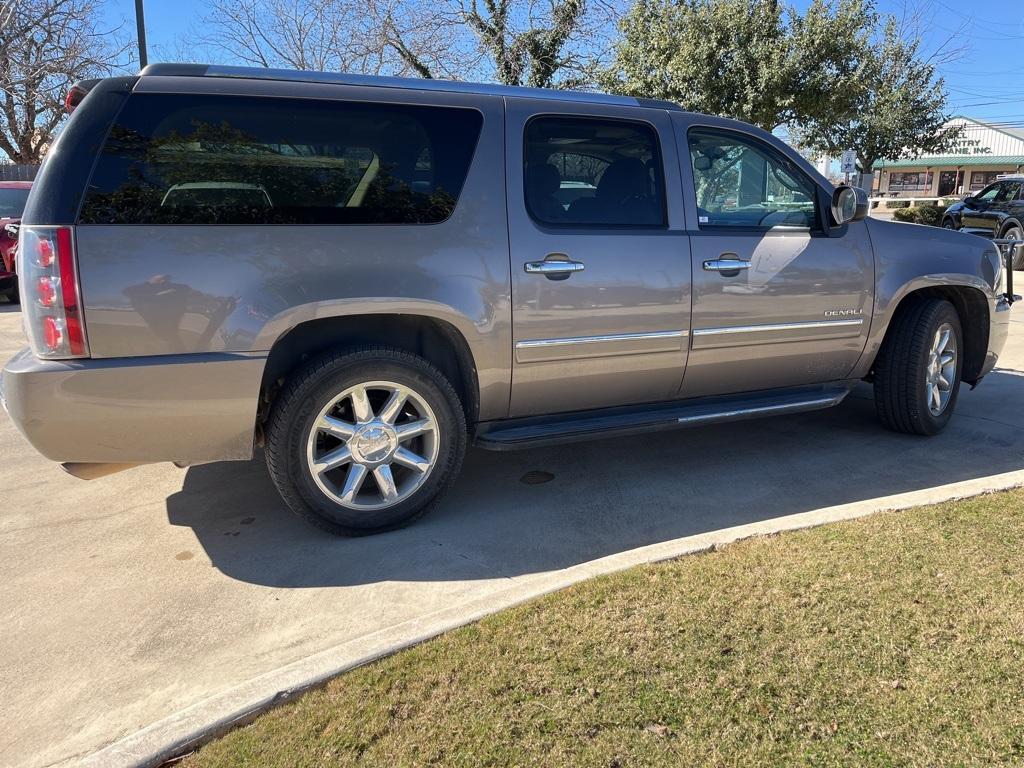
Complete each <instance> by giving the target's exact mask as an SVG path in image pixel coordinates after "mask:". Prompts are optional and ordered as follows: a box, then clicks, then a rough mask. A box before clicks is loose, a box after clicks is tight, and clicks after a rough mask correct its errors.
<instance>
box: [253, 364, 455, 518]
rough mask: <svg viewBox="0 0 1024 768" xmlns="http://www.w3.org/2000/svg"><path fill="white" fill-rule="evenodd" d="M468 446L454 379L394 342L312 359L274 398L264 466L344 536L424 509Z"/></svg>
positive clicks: (296, 503) (285, 490) (288, 498)
mask: <svg viewBox="0 0 1024 768" xmlns="http://www.w3.org/2000/svg"><path fill="white" fill-rule="evenodd" d="M465 450H466V422H465V416H464V414H463V411H462V406H461V403H460V402H459V398H458V395H457V394H456V393H455V390H454V389H453V388H452V386H451V384H450V383H449V382H448V380H447V379H445V377H444V375H443V374H441V372H440V371H438V370H437V369H436V368H435V367H434V366H432V365H431V364H430V363H428V362H427V361H426V360H424V359H422V358H420V357H417V356H415V355H411V354H409V353H406V352H402V351H399V350H394V349H387V348H373V349H364V350H358V351H354V352H348V353H334V354H330V355H327V356H325V357H322V358H320V359H318V360H315V361H314V362H312V363H311V364H309V365H307V366H306V367H305V368H303V369H302V370H301V371H299V372H298V373H297V374H296V375H295V376H294V377H293V379H292V380H291V381H290V382H289V384H288V385H287V386H286V387H285V389H284V390H283V391H282V393H281V394H280V395H279V397H278V398H277V401H276V402H275V405H274V409H273V411H272V413H271V416H270V419H269V422H268V429H267V450H266V454H267V465H268V468H269V470H270V475H271V477H272V478H273V480H274V484H275V485H276V486H277V489H278V491H280V493H281V496H282V497H283V498H284V500H285V502H286V503H287V504H288V506H289V507H290V508H291V509H292V510H293V511H294V512H296V513H297V514H298V515H300V516H301V517H303V518H305V519H306V520H308V521H309V522H311V523H313V524H314V525H317V526H319V527H320V528H323V529H325V530H328V531H330V532H332V533H337V534H341V535H346V536H359V535H364V534H368V533H376V532H379V531H385V530H390V529H392V528H397V527H400V526H402V525H406V524H408V523H409V522H411V521H413V520H415V519H416V518H418V517H420V516H421V515H423V514H424V513H425V512H426V511H427V510H428V509H429V508H430V507H431V506H432V505H433V504H434V503H435V502H436V501H437V500H438V499H439V498H440V496H441V494H442V493H443V492H444V491H445V490H446V489H447V488H448V487H449V486H450V485H451V483H452V481H453V480H454V478H455V476H456V475H457V474H458V471H459V469H460V467H461V465H462V457H463V454H464V453H465Z"/></svg>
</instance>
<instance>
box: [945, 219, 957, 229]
mask: <svg viewBox="0 0 1024 768" xmlns="http://www.w3.org/2000/svg"><path fill="white" fill-rule="evenodd" d="M942 228H943V229H953V230H955V229H956V222H955V221H953V219H952V218H949V217H946V218H945V219H943V220H942Z"/></svg>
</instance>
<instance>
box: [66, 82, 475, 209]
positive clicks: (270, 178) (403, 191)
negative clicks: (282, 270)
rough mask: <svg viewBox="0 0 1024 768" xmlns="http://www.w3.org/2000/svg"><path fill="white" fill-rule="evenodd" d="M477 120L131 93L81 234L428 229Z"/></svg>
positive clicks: (471, 115)
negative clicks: (92, 229) (105, 229)
mask: <svg viewBox="0 0 1024 768" xmlns="http://www.w3.org/2000/svg"><path fill="white" fill-rule="evenodd" d="M482 120H483V118H482V116H481V115H480V113H479V112H476V111H474V110H468V109H455V108H445V107H418V106H407V105H390V104H371V103H363V102H342V101H313V100H300V99H260V98H251V97H238V96H205V95H166V94H135V95H133V96H132V97H131V98H130V99H129V101H128V104H127V105H126V106H125V108H124V110H123V111H122V113H121V114H120V115H119V116H118V119H117V122H116V123H115V124H114V126H113V128H112V129H111V131H110V135H109V137H108V138H107V142H106V144H105V145H104V147H103V150H102V152H101V153H100V158H99V162H98V163H97V167H96V170H95V172H94V173H93V177H92V179H91V180H90V184H89V188H88V191H87V192H86V197H85V201H84V203H83V206H82V213H81V217H80V221H81V223H84V224H433V223H437V222H440V221H443V220H445V219H446V218H448V216H449V215H451V213H452V211H453V210H454V208H455V204H456V201H457V200H458V198H459V194H460V192H461V191H462V186H463V184H464V182H465V180H466V175H467V173H468V170H469V164H470V161H471V158H472V156H473V152H474V149H475V147H476V142H477V137H478V136H479V133H480V127H481V124H482Z"/></svg>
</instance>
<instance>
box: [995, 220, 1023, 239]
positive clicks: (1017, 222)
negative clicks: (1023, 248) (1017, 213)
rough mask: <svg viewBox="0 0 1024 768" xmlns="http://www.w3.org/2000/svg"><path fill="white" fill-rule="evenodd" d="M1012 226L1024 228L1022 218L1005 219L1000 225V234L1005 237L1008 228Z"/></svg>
mask: <svg viewBox="0 0 1024 768" xmlns="http://www.w3.org/2000/svg"><path fill="white" fill-rule="evenodd" d="M1010 227H1017V228H1018V229H1020V230H1024V223H1021V220H1020V219H1018V218H1016V217H1012V216H1009V217H1007V218H1006V219H1005V220H1004V221H1003V223H1002V224H1000V225H999V236H1000V237H1005V236H1006V230H1008V229H1009V228H1010Z"/></svg>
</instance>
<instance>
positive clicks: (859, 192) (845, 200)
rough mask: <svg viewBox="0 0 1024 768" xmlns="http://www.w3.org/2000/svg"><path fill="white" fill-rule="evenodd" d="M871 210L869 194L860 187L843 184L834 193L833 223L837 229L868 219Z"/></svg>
mask: <svg viewBox="0 0 1024 768" xmlns="http://www.w3.org/2000/svg"><path fill="white" fill-rule="evenodd" d="M869 210H870V209H869V205H868V193H867V192H865V191H864V190H863V189H861V188H860V187H850V186H847V185H846V184H841V185H839V186H838V187H836V191H835V192H833V193H832V221H834V222H835V226H837V227H841V226H843V224H848V223H850V222H851V221H861V220H863V219H866V218H867V216H868V211H869Z"/></svg>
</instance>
